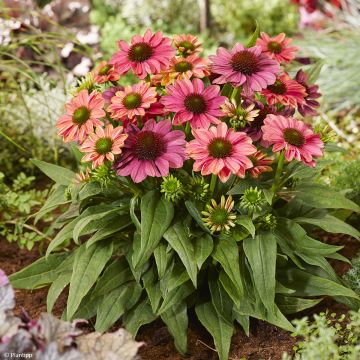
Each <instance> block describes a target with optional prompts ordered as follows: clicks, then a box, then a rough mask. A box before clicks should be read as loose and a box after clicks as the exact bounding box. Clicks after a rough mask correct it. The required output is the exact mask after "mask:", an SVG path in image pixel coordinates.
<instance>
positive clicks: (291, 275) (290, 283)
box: [278, 268, 359, 299]
mask: <svg viewBox="0 0 360 360" xmlns="http://www.w3.org/2000/svg"><path fill="white" fill-rule="evenodd" d="M278 278H279V281H280V282H281V283H282V284H283V285H284V286H285V287H287V288H289V289H294V290H295V292H294V295H295V296H323V295H329V296H348V297H351V298H356V299H358V298H359V297H358V295H357V294H356V293H355V292H354V291H352V290H351V289H348V288H346V287H345V286H343V285H340V284H338V283H336V282H334V281H331V280H329V279H326V278H322V277H319V276H315V275H312V274H310V273H307V272H305V271H303V270H300V269H292V268H291V269H287V270H286V269H281V271H279V272H278Z"/></svg>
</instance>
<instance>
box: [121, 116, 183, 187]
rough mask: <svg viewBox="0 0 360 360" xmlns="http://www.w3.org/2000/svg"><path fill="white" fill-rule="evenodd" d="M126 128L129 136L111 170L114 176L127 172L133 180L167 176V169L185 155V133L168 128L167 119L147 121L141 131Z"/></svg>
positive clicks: (176, 165)
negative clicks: (114, 170)
mask: <svg viewBox="0 0 360 360" xmlns="http://www.w3.org/2000/svg"><path fill="white" fill-rule="evenodd" d="M126 131H127V133H128V135H129V137H128V139H127V140H126V142H125V148H124V152H123V155H122V156H121V158H120V159H119V161H118V162H117V163H116V164H115V169H116V171H117V174H118V175H120V176H128V175H130V176H131V178H132V180H133V181H134V182H136V183H139V182H141V181H143V180H144V179H145V178H146V177H148V176H153V177H161V176H167V175H168V174H169V169H170V168H176V169H178V168H181V167H182V166H183V164H184V161H185V160H186V159H187V158H188V157H187V155H186V152H185V144H186V141H185V134H184V132H183V131H180V130H173V131H172V130H171V122H170V121H169V120H162V121H160V122H158V123H156V122H155V120H152V119H151V120H148V121H147V122H146V123H145V125H144V127H143V128H142V129H141V130H139V128H138V127H137V126H135V125H134V124H130V125H129V126H128V128H127V129H126Z"/></svg>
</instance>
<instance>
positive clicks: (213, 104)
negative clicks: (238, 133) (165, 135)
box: [161, 79, 226, 129]
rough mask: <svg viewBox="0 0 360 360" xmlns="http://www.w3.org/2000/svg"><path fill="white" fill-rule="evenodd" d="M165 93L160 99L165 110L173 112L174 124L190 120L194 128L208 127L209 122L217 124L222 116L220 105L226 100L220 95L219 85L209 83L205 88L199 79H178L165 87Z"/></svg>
mask: <svg viewBox="0 0 360 360" xmlns="http://www.w3.org/2000/svg"><path fill="white" fill-rule="evenodd" d="M166 91H167V95H166V96H163V97H162V99H161V101H162V103H163V104H164V105H165V110H168V111H173V112H175V113H176V114H175V116H174V119H173V123H174V125H181V124H184V123H186V122H188V121H189V122H190V125H191V127H192V128H193V129H194V128H199V127H201V128H206V129H207V128H208V127H209V126H210V124H219V123H220V120H219V119H218V117H219V116H223V113H222V111H221V109H220V105H221V104H223V103H224V101H225V100H226V97H225V96H220V87H219V86H216V85H210V86H208V87H207V88H205V86H204V83H203V82H202V81H201V80H200V79H193V80H192V81H190V80H178V81H176V82H175V84H174V85H169V86H168V87H167V88H166Z"/></svg>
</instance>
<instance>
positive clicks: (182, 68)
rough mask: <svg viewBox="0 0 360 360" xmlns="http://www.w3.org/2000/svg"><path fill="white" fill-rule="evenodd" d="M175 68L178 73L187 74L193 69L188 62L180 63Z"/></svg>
mask: <svg viewBox="0 0 360 360" xmlns="http://www.w3.org/2000/svg"><path fill="white" fill-rule="evenodd" d="M174 68H175V70H176V71H177V72H186V71H189V70H191V69H192V64H191V63H189V62H187V61H179V62H178V63H177V64H175V66H174Z"/></svg>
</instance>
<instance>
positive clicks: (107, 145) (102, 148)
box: [95, 138, 113, 155]
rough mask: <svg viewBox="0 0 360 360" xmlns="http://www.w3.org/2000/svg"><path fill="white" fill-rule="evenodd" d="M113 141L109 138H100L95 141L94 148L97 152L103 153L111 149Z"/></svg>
mask: <svg viewBox="0 0 360 360" xmlns="http://www.w3.org/2000/svg"><path fill="white" fill-rule="evenodd" d="M112 145H113V141H112V139H110V138H101V139H99V140H98V141H96V143H95V149H96V152H97V153H98V154H101V155H105V154H107V153H108V152H110V151H111V149H112Z"/></svg>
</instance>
